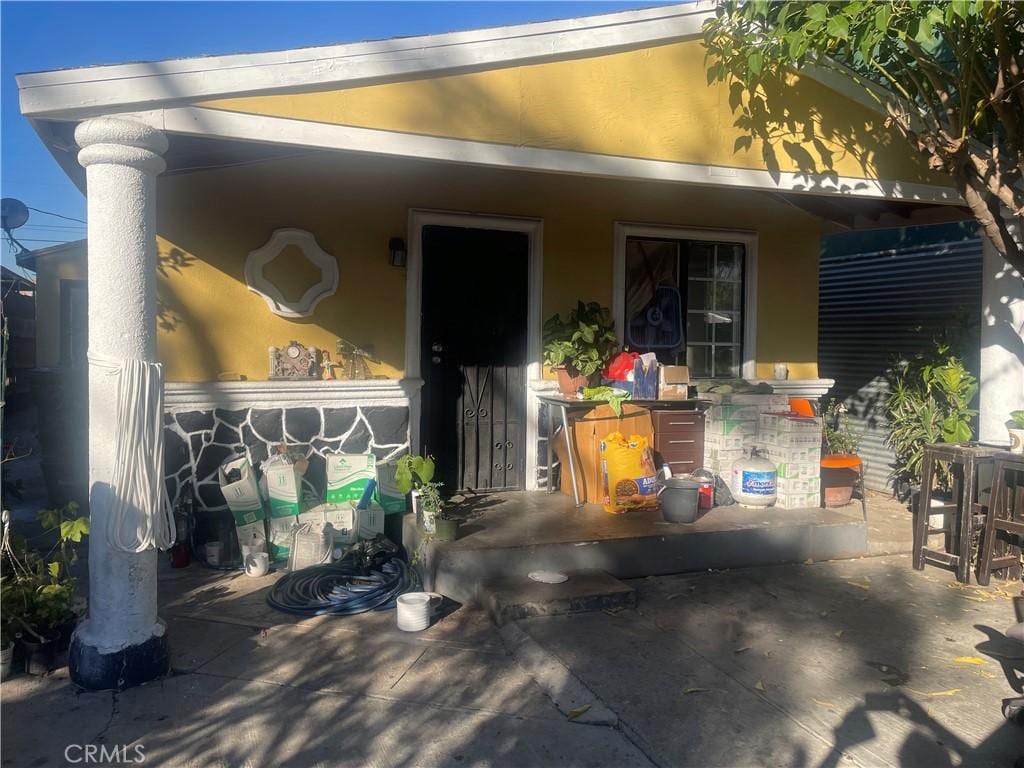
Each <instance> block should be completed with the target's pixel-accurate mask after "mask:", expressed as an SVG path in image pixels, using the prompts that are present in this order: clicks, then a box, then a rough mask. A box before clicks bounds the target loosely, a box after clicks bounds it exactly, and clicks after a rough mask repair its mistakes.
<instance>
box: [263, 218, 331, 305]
mask: <svg viewBox="0 0 1024 768" xmlns="http://www.w3.org/2000/svg"><path fill="white" fill-rule="evenodd" d="M291 246H294V247H295V248H298V249H299V250H300V251H302V254H303V255H304V256H305V257H306V259H308V260H309V263H310V264H312V265H313V266H314V267H315V268H316V269H317V271H319V273H320V279H319V281H317V282H316V283H314V284H313V285H311V286H310V287H309V288H307V289H306V290H305V291H304V292H303V294H302V295H301V296H300V297H299V298H298V299H289V298H287V297H286V296H285V294H284V291H283V290H281V289H280V288H279V287H278V286H276V285H274V284H273V283H272V282H271V281H270V280H268V279H267V277H266V275H265V274H264V267H266V266H267V265H268V264H269V263H270V262H271V261H273V260H274V259H275V258H278V257H279V256H280V257H281V258H287V257H286V256H285V255H283V252H284V251H285V250H288V249H289V248H290V247H291ZM245 284H246V285H247V286H249V290H250V291H252V292H253V293H257V294H259V295H260V296H262V297H263V300H264V301H266V302H267V306H268V307H270V311H271V312H273V313H274V314H275V315H280V316H281V317H309V316H310V315H312V314H313V310H314V309H316V305H317V304H319V303H320V302H321V301H323V300H324V299H326V298H327V297H328V296H330V295H332V294H333V293H334V292H335V291H337V290H338V262H337V260H336V259H335V258H334V257H333V256H331V254H329V253H326V252H325V251H324V250H323V249H322V248H320V246H319V245H318V244H317V242H316V238H315V237H313V235H312V234H311V233H309V232H306V231H305V230H303V229H275V230H274V234H272V235H271V236H270V239H269V240H267V242H266V244H264V245H263V246H262V247H260V248H257V249H256V250H255V251H252V252H251V253H250V254H249V256H248V257H247V258H246V260H245Z"/></svg>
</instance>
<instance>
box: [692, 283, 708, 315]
mask: <svg viewBox="0 0 1024 768" xmlns="http://www.w3.org/2000/svg"><path fill="white" fill-rule="evenodd" d="M711 286H712V283H709V282H706V281H703V280H690V281H689V283H688V284H687V286H686V308H687V309H688V310H690V311H693V310H697V309H712V307H711V305H710V304H709V301H710V299H711V297H710V295H709V289H710V288H711Z"/></svg>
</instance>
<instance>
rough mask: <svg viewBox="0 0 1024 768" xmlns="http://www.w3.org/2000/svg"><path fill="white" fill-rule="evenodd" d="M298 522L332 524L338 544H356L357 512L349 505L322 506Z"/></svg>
mask: <svg viewBox="0 0 1024 768" xmlns="http://www.w3.org/2000/svg"><path fill="white" fill-rule="evenodd" d="M296 522H297V523H298V524H299V525H301V524H303V523H330V524H331V527H332V528H334V542H335V543H336V544H355V543H356V539H357V525H358V524H357V521H356V511H355V509H353V508H352V506H351V505H349V504H321V505H320V506H318V507H313V509H311V510H309V511H308V512H303V513H302V514H301V515H299V516H298V519H297V520H296Z"/></svg>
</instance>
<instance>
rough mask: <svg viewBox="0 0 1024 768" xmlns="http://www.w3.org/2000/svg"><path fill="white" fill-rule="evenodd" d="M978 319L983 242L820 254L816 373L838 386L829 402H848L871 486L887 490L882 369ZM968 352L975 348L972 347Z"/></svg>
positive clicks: (888, 453)
mask: <svg viewBox="0 0 1024 768" xmlns="http://www.w3.org/2000/svg"><path fill="white" fill-rule="evenodd" d="M902 232H904V233H907V232H913V230H902ZM980 313H981V241H980V240H977V239H968V240H963V241H960V242H944V243H934V242H933V243H928V244H923V245H921V244H919V245H914V246H906V247H898V248H891V249H887V250H876V251H866V252H861V253H849V252H846V253H839V254H837V253H829V249H828V248H825V249H824V252H823V254H822V258H821V271H820V296H819V310H818V314H819V320H818V322H819V327H818V368H819V372H820V374H821V375H822V376H823V377H826V378H830V379H835V380H836V385H835V388H834V389H833V390H832V393H831V394H832V396H834V397H837V398H842V399H843V400H844V401H845V402H846V404H847V407H848V408H849V411H850V416H851V421H852V427H853V429H854V430H855V431H857V432H862V433H863V439H862V441H861V448H860V453H861V456H862V457H863V458H864V459H865V462H866V469H867V471H866V484H867V486H868V487H869V488H873V489H876V490H884V489H885V488H886V486H887V485H888V480H889V473H890V471H891V469H892V467H891V463H892V460H893V457H892V452H891V451H890V450H889V449H888V448H886V447H885V436H886V423H885V408H884V403H885V397H886V393H887V392H888V384H887V382H886V377H885V374H886V370H887V369H888V367H889V366H890V364H891V363H892V361H893V360H894V359H897V358H905V357H907V356H909V355H913V354H914V353H916V352H918V351H921V350H923V349H926V348H928V347H929V346H930V345H931V343H932V339H933V337H934V335H935V332H936V330H937V329H938V328H941V327H943V326H944V325H947V324H949V323H951V322H958V321H959V322H963V319H964V318H978V317H980ZM972 327H974V328H975V333H976V332H977V330H976V329H977V325H976V324H974V325H973V326H972ZM969 346H970V348H971V349H974V350H976V349H977V347H978V344H977V341H975V342H974V343H973V344H970V345H969ZM967 363H968V366H969V367H971V368H973V369H974V370H977V364H976V363H973V364H972V361H967Z"/></svg>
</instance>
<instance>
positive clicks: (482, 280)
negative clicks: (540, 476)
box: [420, 226, 529, 493]
mask: <svg viewBox="0 0 1024 768" xmlns="http://www.w3.org/2000/svg"><path fill="white" fill-rule="evenodd" d="M422 254H423V294H422V312H423V314H422V329H421V340H422V350H421V355H422V357H421V368H420V370H421V371H422V372H423V398H422V404H423V410H422V420H421V424H420V443H421V445H422V449H423V452H424V453H430V454H432V455H433V456H434V458H435V459H436V460H437V468H438V469H437V479H438V480H439V481H440V482H443V483H444V491H445V492H446V493H452V492H454V491H456V490H467V489H471V490H477V491H497V490H516V489H522V488H523V480H524V477H525V464H526V450H525V448H526V446H525V437H526V418H525V413H526V321H527V307H528V303H529V293H528V284H529V237H528V236H527V235H526V234H524V233H521V232H506V231H503V230H492V229H469V228H463V227H447V226H425V227H424V228H423V248H422Z"/></svg>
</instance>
